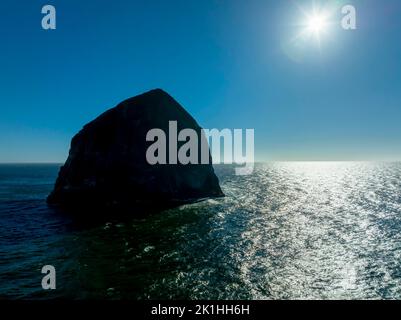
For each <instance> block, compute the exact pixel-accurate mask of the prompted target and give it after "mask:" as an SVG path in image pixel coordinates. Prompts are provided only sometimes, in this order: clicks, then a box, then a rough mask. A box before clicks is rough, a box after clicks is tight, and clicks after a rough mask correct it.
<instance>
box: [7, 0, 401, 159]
mask: <svg viewBox="0 0 401 320" xmlns="http://www.w3.org/2000/svg"><path fill="white" fill-rule="evenodd" d="M324 2H325V1H322V2H319V1H315V6H317V7H319V3H324ZM333 3H337V4H338V5H339V6H341V4H342V3H341V1H333V2H332V3H331V4H333ZM347 3H352V4H353V5H354V6H355V7H356V9H357V30H354V31H345V30H343V29H342V28H341V27H340V20H341V12H340V9H339V10H337V11H335V12H334V15H333V16H332V17H331V18H330V21H331V22H332V23H333V25H331V26H330V27H329V28H328V30H327V32H326V33H325V34H322V35H321V45H320V48H319V46H318V45H317V41H316V39H307V40H305V41H303V42H302V43H298V44H297V45H294V43H293V42H291V39H293V38H294V36H295V35H297V34H298V33H299V32H301V31H302V28H303V27H302V26H300V25H299V23H300V21H303V20H304V17H303V14H302V11H301V10H300V8H303V9H304V10H305V11H307V12H311V8H312V1H268V0H263V1H258V0H249V1H240V0H202V1H200V0H196V1H195V0H181V1H177V0H169V1H165V0H163V1H162V0H159V1H128V0H127V1H122V0H115V1H113V2H110V1H103V0H96V1H89V0H87V1H77V0H68V1H67V0H65V1H56V0H52V1H50V0H49V1H47V2H43V1H36V0H31V1H29V2H28V1H11V0H5V1H1V3H0V37H1V50H0V70H1V72H0V97H1V104H0V162H63V161H64V160H65V158H66V156H67V154H68V148H69V143H70V139H71V137H72V136H73V135H74V134H75V133H76V132H77V131H78V130H79V129H80V128H81V127H82V126H83V125H84V124H85V123H86V122H88V121H90V120H92V119H93V118H94V117H96V116H97V115H98V114H100V113H101V112H103V111H105V110H106V109H108V108H110V107H113V106H115V105H116V104H117V103H118V102H120V101H122V100H124V99H126V98H128V97H131V96H134V95H136V94H139V93H141V92H144V91H147V90H150V89H152V88H163V89H164V90H166V91H167V92H169V93H170V94H171V95H172V96H173V97H175V98H176V99H177V100H178V101H179V102H180V103H181V104H182V105H183V106H184V107H185V108H186V109H187V110H188V111H189V112H190V113H191V114H192V115H193V116H194V117H195V118H196V119H197V120H198V122H199V123H200V124H201V125H202V126H203V127H205V128H220V129H223V128H243V129H245V128H254V129H255V151H256V159H257V160H259V161H263V160H371V159H398V160H401V125H400V122H401V121H400V120H401V58H400V57H401V41H400V39H401V3H400V2H399V1H397V0H380V1H379V0H360V1H357V0H355V1H348V2H347ZM45 4H52V5H54V6H55V7H56V10H57V29H56V30H53V31H45V30H43V29H42V28H41V19H42V14H41V8H42V6H43V5H45Z"/></svg>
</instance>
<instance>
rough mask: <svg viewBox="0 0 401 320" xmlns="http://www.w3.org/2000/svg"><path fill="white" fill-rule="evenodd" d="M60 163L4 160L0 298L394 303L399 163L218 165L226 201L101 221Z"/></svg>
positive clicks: (400, 225)
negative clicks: (52, 276)
mask: <svg viewBox="0 0 401 320" xmlns="http://www.w3.org/2000/svg"><path fill="white" fill-rule="evenodd" d="M59 166H60V165H55V164H51V165H50V164H43V165H41V164H34V165H28V164H27V165H25V164H24V165H23V164H18V165H11V164H10V165H0V299H55V298H67V299H401V163H374V162H277V163H260V164H257V165H256V167H255V170H254V173H253V174H252V175H249V176H236V175H235V172H234V168H233V167H232V166H225V165H219V166H216V168H215V169H216V174H217V175H218V177H219V179H220V183H221V186H222V189H223V191H224V192H225V194H226V197H225V198H222V199H213V200H207V201H203V202H200V203H196V204H191V205H185V206H182V207H179V208H176V209H171V210H167V211H163V212H160V213H157V214H152V215H149V216H147V217H143V216H141V217H135V213H133V214H132V218H131V217H130V218H109V219H107V220H100V221H97V222H92V221H96V219H95V218H94V219H92V217H96V214H97V213H96V211H95V210H93V211H90V210H87V211H86V212H85V213H80V214H81V215H85V216H86V217H81V218H85V219H79V217H77V216H76V214H69V212H65V211H63V212H61V211H59V210H56V209H54V208H50V207H48V206H47V204H46V202H45V198H46V196H47V195H48V194H49V192H50V191H51V189H52V187H53V184H54V181H55V178H56V176H57V173H58V170H59ZM44 265H53V266H54V267H55V269H56V283H57V288H56V290H43V289H42V287H41V280H42V277H43V276H44V275H43V274H41V268H42V266H44Z"/></svg>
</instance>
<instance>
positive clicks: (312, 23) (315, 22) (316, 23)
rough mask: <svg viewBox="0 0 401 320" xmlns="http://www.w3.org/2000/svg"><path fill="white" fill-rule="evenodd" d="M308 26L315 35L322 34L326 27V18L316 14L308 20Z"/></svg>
mask: <svg viewBox="0 0 401 320" xmlns="http://www.w3.org/2000/svg"><path fill="white" fill-rule="evenodd" d="M307 25H308V29H309V31H311V32H313V33H315V34H320V33H321V32H322V31H324V28H325V25H326V20H325V17H324V16H323V15H322V14H315V15H313V16H311V17H309V18H308V23H307Z"/></svg>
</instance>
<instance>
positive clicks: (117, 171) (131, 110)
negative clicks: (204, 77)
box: [47, 89, 224, 208]
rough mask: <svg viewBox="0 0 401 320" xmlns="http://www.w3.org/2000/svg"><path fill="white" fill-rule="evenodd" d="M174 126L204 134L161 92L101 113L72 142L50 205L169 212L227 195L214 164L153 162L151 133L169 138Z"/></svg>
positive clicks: (137, 98) (154, 91) (129, 100)
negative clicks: (157, 131)
mask: <svg viewBox="0 0 401 320" xmlns="http://www.w3.org/2000/svg"><path fill="white" fill-rule="evenodd" d="M169 121H177V127H178V131H180V130H182V129H185V128H191V129H194V130H196V132H198V134H201V128H200V126H199V125H198V124H197V122H196V121H195V120H194V119H193V118H192V117H191V116H190V115H189V113H188V112H186V111H185V110H184V108H183V107H181V106H180V105H179V104H178V103H177V102H176V101H175V100H174V99H173V98H172V97H171V96H170V95H168V94H167V93H166V92H164V91H163V90H160V89H156V90H152V91H149V92H146V93H144V94H142V95H139V96H136V97H134V98H130V99H128V100H125V101H123V102H121V103H120V104H119V105H117V106H116V107H114V108H112V109H110V110H108V111H106V112H105V113H103V114H101V115H100V116H99V117H98V118H96V119H95V120H93V121H91V122H90V123H88V124H87V125H85V126H84V127H83V129H82V130H81V131H80V132H79V133H78V134H77V135H75V136H74V138H73V139H72V141H71V148H70V152H69V156H68V159H67V161H66V162H65V164H64V166H62V167H61V169H60V172H59V175H58V178H57V181H56V184H55V187H54V190H53V192H52V193H51V194H50V195H49V197H48V198H47V201H48V203H49V204H54V205H62V206H63V205H64V206H70V205H74V206H85V205H89V206H101V207H108V206H111V207H116V206H117V207H118V206H122V207H124V208H126V207H135V206H141V207H145V208H147V207H153V208H154V207H158V208H165V207H170V206H175V205H180V204H184V203H190V202H195V201H198V200H200V199H204V198H209V197H221V196H224V194H223V192H222V191H221V189H220V186H219V181H218V178H217V177H216V175H215V173H214V170H213V166H212V165H211V164H188V165H182V164H176V165H172V164H156V165H150V164H149V163H148V161H147V160H146V150H147V149H148V147H149V145H151V144H152V143H153V142H149V141H146V134H147V132H148V131H149V130H151V129H153V128H160V129H162V130H164V132H165V133H166V135H167V139H168V128H169ZM167 141H168V140H167ZM181 144H182V143H181ZM178 146H180V144H178ZM209 158H210V154H209ZM210 163H211V161H210Z"/></svg>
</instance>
